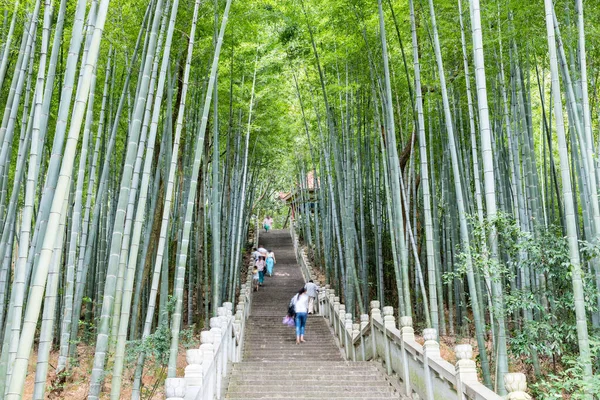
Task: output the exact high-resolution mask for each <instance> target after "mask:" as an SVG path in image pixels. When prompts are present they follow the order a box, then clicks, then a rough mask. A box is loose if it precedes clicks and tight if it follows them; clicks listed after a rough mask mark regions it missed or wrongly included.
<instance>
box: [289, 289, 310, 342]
mask: <svg viewBox="0 0 600 400" xmlns="http://www.w3.org/2000/svg"><path fill="white" fill-rule="evenodd" d="M292 304H293V305H294V311H295V312H296V318H295V319H296V344H300V343H304V342H305V340H304V330H305V328H306V317H307V316H308V295H307V294H306V288H305V287H303V288H302V289H300V290H299V291H298V293H297V294H296V295H295V296H294V297H292Z"/></svg>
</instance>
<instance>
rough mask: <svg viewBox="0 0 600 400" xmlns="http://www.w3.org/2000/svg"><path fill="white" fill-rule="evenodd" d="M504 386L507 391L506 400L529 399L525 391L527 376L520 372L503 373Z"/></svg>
mask: <svg viewBox="0 0 600 400" xmlns="http://www.w3.org/2000/svg"><path fill="white" fill-rule="evenodd" d="M504 386H505V387H506V390H507V391H508V396H506V399H507V400H531V398H532V397H531V396H530V395H528V394H527V393H526V391H527V377H526V376H525V374H523V373H521V372H514V373H510V374H506V375H504Z"/></svg>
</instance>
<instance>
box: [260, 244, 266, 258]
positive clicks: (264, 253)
mask: <svg viewBox="0 0 600 400" xmlns="http://www.w3.org/2000/svg"><path fill="white" fill-rule="evenodd" d="M257 251H258V253H259V254H260V255H261V256H262V257H264V258H267V254H268V251H267V249H265V248H264V247H263V246H260V245H259V246H258V250H257Z"/></svg>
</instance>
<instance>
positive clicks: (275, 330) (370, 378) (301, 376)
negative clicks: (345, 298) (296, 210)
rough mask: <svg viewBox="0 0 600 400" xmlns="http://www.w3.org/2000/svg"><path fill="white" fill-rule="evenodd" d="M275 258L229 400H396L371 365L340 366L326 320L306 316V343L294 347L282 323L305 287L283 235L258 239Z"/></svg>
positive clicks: (256, 297)
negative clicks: (294, 296) (292, 301)
mask: <svg viewBox="0 0 600 400" xmlns="http://www.w3.org/2000/svg"><path fill="white" fill-rule="evenodd" d="M260 243H261V245H263V246H264V247H266V248H267V249H271V250H273V251H274V252H275V257H276V259H277V264H276V265H275V269H274V275H273V277H269V276H265V282H264V284H263V286H262V287H260V289H259V291H258V292H254V293H253V300H252V310H251V312H250V317H249V319H248V321H247V324H246V334H245V342H244V354H243V358H242V362H240V363H236V364H234V365H233V370H232V372H231V376H230V381H229V387H228V390H227V398H229V399H274V398H289V399H292V398H293V399H302V398H311V399H334V400H335V399H398V398H400V397H399V394H398V393H397V392H396V391H395V390H394V388H393V387H392V386H391V385H390V383H389V382H388V381H387V380H386V378H385V377H384V376H383V374H382V373H381V372H380V370H379V369H378V367H377V366H376V365H375V364H373V363H370V362H351V361H344V358H343V356H342V353H341V352H340V349H339V348H338V346H337V345H336V343H335V340H334V337H333V335H332V333H331V331H330V329H329V326H328V325H327V323H326V321H325V319H323V318H322V317H321V316H318V315H310V316H309V318H308V321H307V323H306V335H305V339H306V343H302V344H300V345H296V344H295V331H294V328H291V327H287V326H284V325H283V324H282V322H281V320H282V319H283V317H284V316H285V314H286V312H287V306H288V303H289V301H290V299H291V298H292V296H293V295H294V293H296V292H297V291H298V290H299V289H300V288H301V287H302V286H303V285H304V280H303V278H302V273H301V271H300V267H299V266H298V264H297V263H296V258H295V255H294V247H293V245H292V239H291V237H290V234H289V232H288V231H287V230H279V231H271V232H269V233H266V234H265V233H262V235H261V239H260Z"/></svg>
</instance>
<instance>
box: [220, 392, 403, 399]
mask: <svg viewBox="0 0 600 400" xmlns="http://www.w3.org/2000/svg"><path fill="white" fill-rule="evenodd" d="M226 398H227V399H239V400H257V399H327V400H341V399H343V400H383V399H400V398H401V397H400V396H399V395H398V394H396V393H387V394H386V393H373V394H372V395H364V394H358V395H357V394H354V393H340V394H326V395H325V396H315V394H314V393H303V392H289V391H281V392H277V393H264V392H263V393H254V392H252V393H251V394H243V393H242V394H231V395H230V394H227V397H226Z"/></svg>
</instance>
